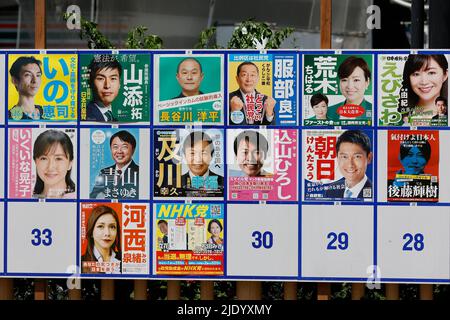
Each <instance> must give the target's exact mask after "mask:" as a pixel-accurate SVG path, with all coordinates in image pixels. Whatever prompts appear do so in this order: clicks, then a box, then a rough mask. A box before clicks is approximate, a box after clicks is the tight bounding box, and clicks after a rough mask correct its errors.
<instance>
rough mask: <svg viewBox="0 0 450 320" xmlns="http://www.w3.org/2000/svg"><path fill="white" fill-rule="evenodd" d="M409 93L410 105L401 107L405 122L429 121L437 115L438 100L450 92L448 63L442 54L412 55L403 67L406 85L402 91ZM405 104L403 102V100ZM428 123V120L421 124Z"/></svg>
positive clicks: (408, 101)
mask: <svg viewBox="0 0 450 320" xmlns="http://www.w3.org/2000/svg"><path fill="white" fill-rule="evenodd" d="M402 92H405V93H406V94H407V97H408V98H407V108H406V112H405V108H404V107H403V106H401V104H402V99H399V107H398V110H399V112H400V113H402V115H403V122H404V124H408V125H409V124H411V125H417V124H415V123H414V120H418V121H419V120H421V121H423V120H425V121H426V120H428V121H431V119H432V118H433V117H434V116H435V115H437V114H438V110H437V106H436V103H435V102H436V99H437V98H438V97H439V96H442V97H445V98H446V97H447V95H448V62H447V59H446V57H445V55H443V54H430V55H428V54H410V55H409V56H408V59H407V60H406V62H405V67H404V69H403V86H402V88H401V89H400V94H401V93H402ZM403 103H404V102H403ZM419 125H427V123H424V124H419Z"/></svg>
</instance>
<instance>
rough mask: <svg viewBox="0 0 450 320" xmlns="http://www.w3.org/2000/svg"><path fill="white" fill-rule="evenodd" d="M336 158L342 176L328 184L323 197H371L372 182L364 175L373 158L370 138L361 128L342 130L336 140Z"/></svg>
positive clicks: (347, 198) (345, 198) (346, 198)
mask: <svg viewBox="0 0 450 320" xmlns="http://www.w3.org/2000/svg"><path fill="white" fill-rule="evenodd" d="M336 158H337V163H338V168H339V172H340V173H341V174H342V176H343V177H342V178H341V179H339V180H337V181H335V182H333V183H331V184H329V185H328V189H326V190H325V198H334V199H344V200H351V199H363V198H371V197H372V182H371V180H370V179H369V178H368V177H367V175H366V171H367V166H368V165H369V164H370V163H371V162H372V158H373V154H372V151H371V143H370V138H369V137H368V136H367V135H366V134H365V133H364V132H363V131H361V130H347V131H345V132H343V133H342V134H341V135H340V136H339V137H338V139H337V142H336Z"/></svg>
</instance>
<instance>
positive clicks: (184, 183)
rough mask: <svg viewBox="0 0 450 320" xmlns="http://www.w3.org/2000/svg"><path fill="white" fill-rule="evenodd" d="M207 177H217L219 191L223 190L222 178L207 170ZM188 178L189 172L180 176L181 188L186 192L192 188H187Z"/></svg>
mask: <svg viewBox="0 0 450 320" xmlns="http://www.w3.org/2000/svg"><path fill="white" fill-rule="evenodd" d="M209 176H210V177H216V176H217V185H218V186H219V189H223V177H222V176H219V175H218V174H215V173H214V172H212V171H211V170H209ZM188 178H190V177H189V172H187V173H185V174H183V175H182V176H181V186H182V187H183V188H184V189H185V190H187V189H192V187H189V188H188V187H187V184H188Z"/></svg>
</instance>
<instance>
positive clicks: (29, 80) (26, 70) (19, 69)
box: [8, 56, 44, 120]
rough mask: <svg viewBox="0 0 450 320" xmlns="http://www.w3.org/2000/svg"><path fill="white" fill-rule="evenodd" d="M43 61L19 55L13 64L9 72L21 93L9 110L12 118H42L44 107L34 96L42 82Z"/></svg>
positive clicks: (9, 116) (9, 115)
mask: <svg viewBox="0 0 450 320" xmlns="http://www.w3.org/2000/svg"><path fill="white" fill-rule="evenodd" d="M41 64H42V63H41V61H40V60H37V59H36V58H34V57H33V56H31V57H19V58H18V59H17V60H16V61H14V63H13V64H12V66H11V69H10V70H9V73H10V75H11V80H12V83H13V84H14V87H15V88H16V90H17V92H18V93H19V101H18V102H17V104H16V105H15V106H14V107H12V108H11V109H10V110H9V111H8V118H9V119H12V120H40V119H41V118H42V116H43V113H44V111H43V109H42V107H41V106H39V105H35V104H34V97H35V96H36V94H37V93H38V91H39V89H40V87H41V83H42V69H41Z"/></svg>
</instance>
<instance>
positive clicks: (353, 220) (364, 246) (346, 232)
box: [301, 205, 374, 278]
mask: <svg viewBox="0 0 450 320" xmlns="http://www.w3.org/2000/svg"><path fill="white" fill-rule="evenodd" d="M373 227H374V226H373V207H372V206H331V205H330V206H324V205H321V206H317V205H315V206H312V205H310V206H302V270H301V272H302V274H301V275H302V277H341V278H349V277H352V278H366V277H369V274H368V273H367V269H368V268H369V267H370V266H371V265H373Z"/></svg>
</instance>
